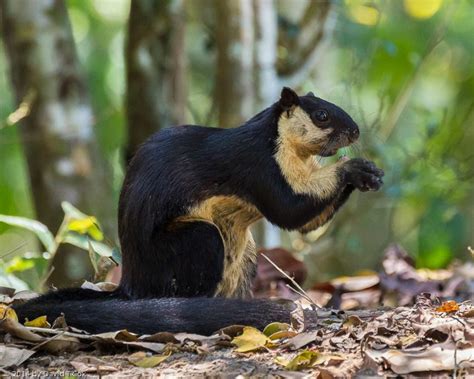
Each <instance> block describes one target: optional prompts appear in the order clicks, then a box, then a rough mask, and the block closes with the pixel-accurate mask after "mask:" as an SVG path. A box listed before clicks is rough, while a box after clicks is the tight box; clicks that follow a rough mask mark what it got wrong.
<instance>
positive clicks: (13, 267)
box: [5, 257, 35, 274]
mask: <svg viewBox="0 0 474 379" xmlns="http://www.w3.org/2000/svg"><path fill="white" fill-rule="evenodd" d="M33 267H35V263H34V262H33V261H32V260H31V259H26V258H23V257H15V258H13V259H12V260H11V261H10V262H8V264H7V265H6V268H5V272H6V273H7V274H11V273H13V272H22V271H26V270H29V269H31V268H33Z"/></svg>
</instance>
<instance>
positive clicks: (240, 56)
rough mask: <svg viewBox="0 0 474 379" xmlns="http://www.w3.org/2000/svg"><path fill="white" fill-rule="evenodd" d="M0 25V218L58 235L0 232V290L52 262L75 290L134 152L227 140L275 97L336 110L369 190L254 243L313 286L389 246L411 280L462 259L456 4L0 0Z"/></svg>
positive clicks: (55, 276)
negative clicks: (319, 219)
mask: <svg viewBox="0 0 474 379" xmlns="http://www.w3.org/2000/svg"><path fill="white" fill-rule="evenodd" d="M0 11H1V15H2V17H1V18H0V21H1V23H2V25H1V26H2V27H1V32H2V42H3V44H2V45H0V214H4V215H13V216H22V217H28V218H33V219H38V220H39V221H41V222H42V223H44V224H45V225H47V227H48V228H49V229H50V230H52V231H53V233H52V234H53V235H54V234H56V231H57V230H58V229H59V228H60V225H62V226H63V229H62V230H60V233H59V234H58V235H61V236H62V237H61V238H59V240H58V238H56V239H54V237H52V235H48V237H44V235H46V234H44V233H45V231H44V230H39V231H38V229H36V233H32V232H30V231H28V230H25V229H22V228H18V227H14V226H12V225H11V224H12V222H11V221H12V219H5V218H4V219H3V220H4V221H5V220H6V221H9V223H0V256H1V257H2V258H1V259H2V261H1V266H2V267H1V270H2V274H1V278H0V285H5V286H10V287H21V286H24V285H26V284H25V283H24V282H21V281H19V280H18V279H17V277H19V278H21V280H23V281H25V282H26V283H27V284H29V285H30V286H33V287H38V286H39V285H41V284H42V279H44V277H45V274H46V273H50V267H51V265H54V267H55V270H54V272H51V275H50V276H49V281H50V283H52V284H55V285H64V284H66V283H71V282H77V281H78V280H79V279H81V278H84V277H90V276H91V273H92V272H93V271H92V269H91V265H90V263H89V255H88V254H87V252H84V251H87V250H89V252H90V253H91V254H92V255H91V256H94V254H95V252H99V253H102V255H111V254H112V253H113V254H115V255H114V256H115V257H116V260H118V259H119V258H118V256H117V251H116V250H115V251H114V252H112V250H110V249H107V248H106V247H107V246H109V247H113V246H116V245H117V237H116V228H115V217H116V216H115V212H116V204H117V199H118V193H119V190H120V185H121V181H122V178H123V172H124V167H125V162H126V159H127V157H129V156H130V155H131V154H132V153H133V151H134V150H135V149H136V147H137V145H138V144H139V143H141V142H142V141H143V139H144V138H146V136H147V135H149V134H150V133H152V132H153V131H155V130H158V129H159V128H162V127H165V126H170V125H173V124H176V123H183V122H186V123H198V124H210V125H215V126H217V125H219V126H223V127H232V126H237V125H238V124H239V123H240V122H242V121H243V120H245V119H246V118H248V117H250V116H251V115H253V114H255V113H256V112H258V111H259V110H260V109H262V108H263V107H265V106H267V105H269V104H270V103H271V102H273V101H275V100H276V99H277V98H278V95H279V90H280V87H281V86H282V85H290V86H293V87H294V88H295V89H297V90H298V91H300V92H304V91H309V90H312V91H314V92H315V93H316V94H317V95H318V96H320V97H323V98H326V99H328V100H330V101H332V102H335V103H337V104H339V105H341V106H342V107H343V108H345V109H346V110H347V111H348V112H349V113H351V114H352V115H353V117H354V118H355V120H357V122H358V123H359V124H360V127H361V131H362V136H361V141H360V142H359V143H358V144H357V145H356V146H354V147H352V148H348V149H346V151H345V152H344V153H345V154H348V155H350V156H364V157H369V158H370V159H373V160H375V161H376V162H377V164H378V165H379V166H381V167H383V168H384V169H385V172H386V180H385V183H386V184H385V186H384V188H383V189H382V191H381V192H380V193H377V194H362V195H360V194H357V195H356V196H354V197H353V198H352V199H351V200H350V202H349V204H348V205H347V206H346V207H345V209H344V211H342V212H341V214H340V215H338V217H336V219H335V220H334V222H333V223H332V224H331V225H330V226H329V228H326V229H325V230H323V231H317V232H314V233H311V234H309V235H307V236H301V235H299V234H297V233H286V232H279V231H277V230H276V229H274V228H272V227H271V226H269V225H263V224H262V225H257V226H256V234H257V236H258V242H259V244H260V246H262V247H273V246H276V245H283V246H286V247H287V248H289V249H291V250H292V251H294V252H295V254H298V255H299V256H300V257H301V258H302V259H304V260H305V262H306V263H307V266H308V269H309V270H310V274H311V275H310V276H311V278H310V279H311V281H312V282H314V281H316V280H324V279H327V278H328V277H332V276H335V275H341V274H348V273H354V272H355V271H358V270H362V269H367V268H372V269H375V268H377V265H378V264H379V262H380V259H381V255H382V252H383V250H384V248H385V247H386V246H387V245H388V244H389V243H390V242H392V241H396V242H399V243H401V244H402V245H403V246H404V247H405V248H406V249H407V250H408V251H409V252H410V253H411V254H412V255H413V257H414V258H415V259H416V262H417V265H418V266H420V267H429V268H438V267H443V266H446V265H448V264H449V263H450V262H451V261H452V260H453V259H454V258H460V259H465V258H466V257H467V256H468V251H467V246H468V245H469V244H472V242H473V231H474V223H473V220H474V217H473V216H474V215H473V213H474V187H473V176H474V155H473V152H472V146H473V144H474V129H473V128H472V125H473V121H474V117H473V105H474V97H473V95H474V70H473V67H474V62H473V53H474V44H473V42H472V36H473V35H474V22H473V21H472V20H473V19H474V3H473V2H472V1H469V0H459V1H448V0H444V1H443V0H404V1H388V0H387V1H381V0H372V1H364V0H344V1H342V0H340V1H331V2H323V1H304V0H253V1H252V0H235V1H230V0H227V1H223V0H222V1H220V0H215V1H213V0H192V1H191V0H187V1H185V0H183V1H180V0H168V1H166V0H161V1H158V0H157V1H152V0H133V1H132V3H130V0H68V1H66V2H65V3H63V2H61V1H55V2H50V1H46V0H35V1H27V0H3V1H2V2H1V3H0ZM70 28H72V29H70ZM71 30H72V33H71ZM76 51H77V55H76ZM62 201H68V202H69V203H71V204H72V205H74V206H75V207H77V208H79V209H80V210H81V211H83V212H85V213H87V214H90V215H94V216H97V219H98V220H99V222H100V223H101V225H102V227H103V230H104V234H105V235H106V236H107V237H108V238H105V239H104V238H103V235H102V233H99V234H97V231H95V232H94V226H93V225H94V222H93V221H94V220H93V219H90V218H87V217H86V216H85V215H84V214H81V215H78V214H77V213H74V212H75V211H76V210H74V209H73V208H71V207H70V206H69V205H68V204H67V203H66V204H65V205H64V204H63V208H64V207H65V208H66V210H68V211H69V213H67V212H66V213H67V214H66V218H67V217H68V214H69V216H70V215H71V213H70V212H73V214H75V217H72V216H71V217H72V218H69V219H67V220H66V221H64V220H63V217H64V213H63V209H62V208H61V203H62ZM71 209H72V210H71ZM16 221H18V220H16ZM71 221H75V223H72V225H71ZM81 222H82V223H81ZM29 226H30V229H31V227H32V226H31V225H29ZM36 226H38V225H36ZM65 228H66V229H65ZM38 233H39V234H40V235H41V233H43V239H44V238H53V241H54V242H55V243H56V245H51V244H50V245H49V246H47V243H46V245H45V243H44V240H42V244H41V243H39V241H38V240H37V238H36V236H37V235H38ZM64 233H66V234H67V235H68V236H69V237H67V238H69V240H67V238H66V237H65V236H66V234H64ZM94 233H95V234H94ZM86 236H89V237H90V239H89V241H91V240H92V241H101V246H99V247H98V246H97V245H96V246H92V247H91V243H90V242H88V239H87V237H86ZM74 238H75V239H74ZM78 238H79V239H81V240H80V241H78ZM73 239H74V240H73ZM72 240H73V241H72ZM71 241H72V244H71ZM59 242H68V243H63V244H59ZM75 246H82V247H83V248H84V249H85V250H84V249H82V250H77V247H75ZM43 251H44V252H45V253H42V252H43ZM99 255H100V254H99ZM53 260H54V263H52V264H51V262H52V261H53ZM96 263H97V262H96ZM96 266H97V264H96V265H95V268H96V269H97V267H96Z"/></svg>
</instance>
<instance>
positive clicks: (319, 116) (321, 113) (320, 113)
mask: <svg viewBox="0 0 474 379" xmlns="http://www.w3.org/2000/svg"><path fill="white" fill-rule="evenodd" d="M314 118H315V119H316V120H318V121H321V122H323V121H327V120H329V116H328V112H326V111H325V110H324V109H319V110H317V111H316V112H314Z"/></svg>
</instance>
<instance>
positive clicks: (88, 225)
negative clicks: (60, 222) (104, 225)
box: [68, 216, 104, 241]
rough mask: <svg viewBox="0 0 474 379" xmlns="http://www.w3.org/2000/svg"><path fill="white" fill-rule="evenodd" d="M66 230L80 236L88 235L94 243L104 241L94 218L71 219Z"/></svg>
mask: <svg viewBox="0 0 474 379" xmlns="http://www.w3.org/2000/svg"><path fill="white" fill-rule="evenodd" d="M68 229H69V230H71V231H73V232H78V233H80V234H86V233H88V234H89V235H90V236H91V237H92V238H94V239H95V240H96V241H102V240H103V239H104V235H103V233H102V231H101V230H100V229H99V227H98V223H97V219H96V218H95V217H94V216H89V217H85V218H82V219H73V220H71V221H70V222H69V225H68Z"/></svg>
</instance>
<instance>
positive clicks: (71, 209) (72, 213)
mask: <svg viewBox="0 0 474 379" xmlns="http://www.w3.org/2000/svg"><path fill="white" fill-rule="evenodd" d="M61 208H63V211H64V215H65V216H66V217H68V218H69V219H77V220H80V219H83V218H87V217H89V215H86V214H85V213H82V212H81V211H80V210H79V209H77V208H76V207H75V206H74V205H72V204H71V203H69V202H67V201H63V202H62V203H61Z"/></svg>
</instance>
